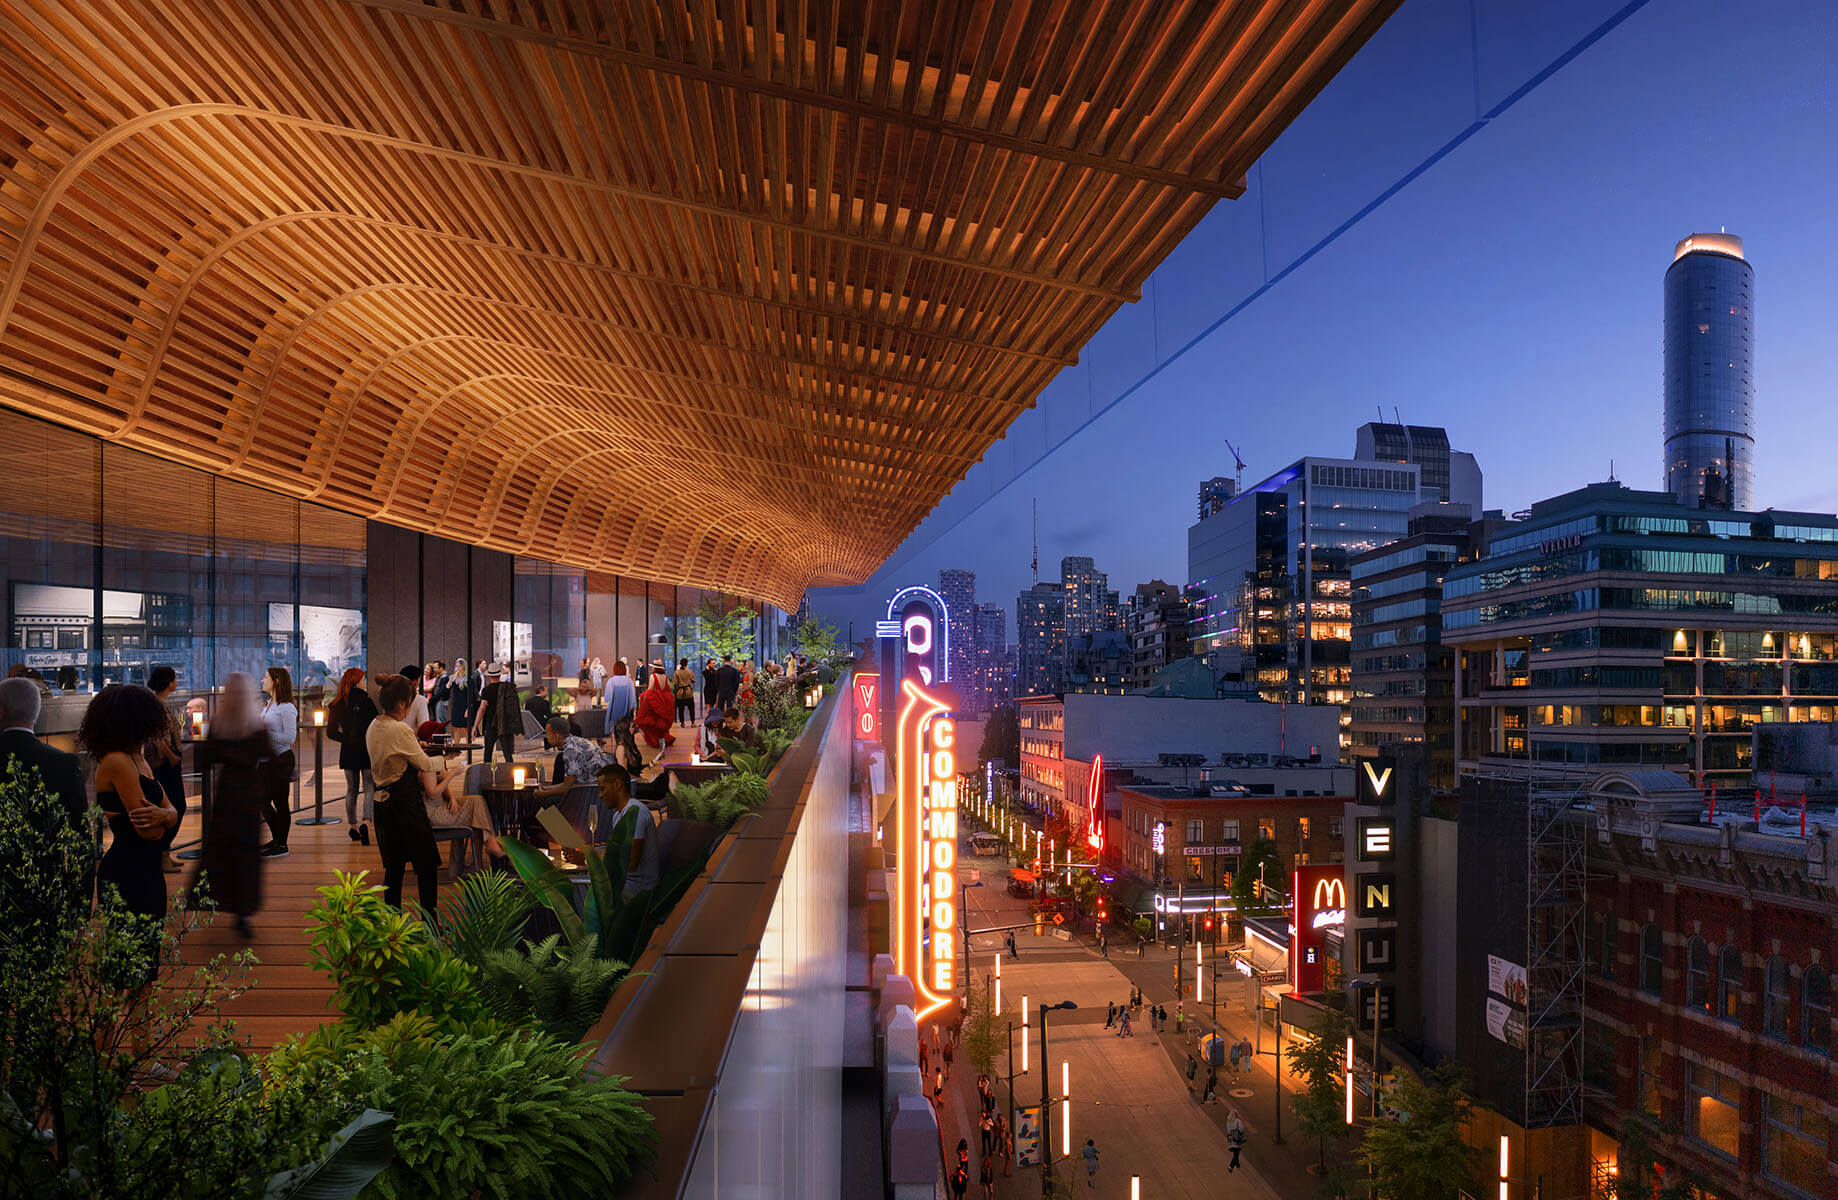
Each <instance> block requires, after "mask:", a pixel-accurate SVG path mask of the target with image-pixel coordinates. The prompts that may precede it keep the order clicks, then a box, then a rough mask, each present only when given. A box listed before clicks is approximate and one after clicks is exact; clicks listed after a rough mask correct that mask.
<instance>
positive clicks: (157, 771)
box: [147, 667, 185, 875]
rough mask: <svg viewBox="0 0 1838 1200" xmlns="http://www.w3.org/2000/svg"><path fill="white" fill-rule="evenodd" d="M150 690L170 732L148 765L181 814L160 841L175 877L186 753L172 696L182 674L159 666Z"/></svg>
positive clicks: (158, 741) (150, 751)
mask: <svg viewBox="0 0 1838 1200" xmlns="http://www.w3.org/2000/svg"><path fill="white" fill-rule="evenodd" d="M147 687H148V688H149V689H150V690H151V691H152V692H153V694H154V695H155V696H157V697H159V701H160V703H161V704H163V705H165V706H166V732H165V733H163V734H162V735H160V736H159V737H157V738H154V739H153V744H152V745H150V746H148V747H147V762H148V764H149V765H151V766H152V767H153V777H154V778H155V779H157V780H159V783H160V791H162V792H164V793H166V801H167V803H169V804H171V805H172V807H173V808H175V809H177V810H178V813H179V819H178V821H177V822H175V823H174V825H173V827H172V828H171V829H168V830H167V831H166V834H165V836H164V837H162V838H160V853H161V854H162V855H163V856H164V861H165V869H166V874H168V875H175V874H177V873H178V871H179V862H178V860H177V859H175V858H174V857H173V856H172V841H173V839H174V838H176V837H178V836H179V826H180V825H182V824H184V822H185V767H184V763H185V751H184V749H183V745H182V743H181V741H180V735H179V714H178V713H176V712H174V711H173V710H172V694H173V693H174V692H176V691H178V690H179V673H178V672H177V671H175V670H173V669H172V668H171V667H155V668H153V670H151V671H149V672H148V673H147Z"/></svg>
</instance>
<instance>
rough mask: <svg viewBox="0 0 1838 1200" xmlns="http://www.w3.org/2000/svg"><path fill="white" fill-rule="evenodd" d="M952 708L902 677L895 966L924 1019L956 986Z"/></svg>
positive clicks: (898, 725) (898, 727)
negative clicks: (908, 981)
mask: <svg viewBox="0 0 1838 1200" xmlns="http://www.w3.org/2000/svg"><path fill="white" fill-rule="evenodd" d="M949 712H950V705H949V704H947V703H945V702H944V701H943V700H941V699H939V698H938V697H937V696H934V695H933V694H932V693H930V692H929V691H927V690H926V689H925V688H924V687H923V686H921V685H920V684H918V683H915V682H914V681H913V680H911V679H904V680H901V682H900V709H899V717H898V721H897V723H896V730H895V736H896V737H897V739H898V742H897V746H898V749H897V754H898V772H899V781H898V789H897V791H896V792H895V807H896V809H897V813H896V825H895V838H896V842H895V848H896V853H897V854H898V860H897V861H898V869H897V873H896V876H895V885H896V886H895V892H896V895H895V901H896V907H895V914H894V921H895V929H896V932H895V938H894V965H895V969H897V970H898V971H899V972H900V973H901V974H903V975H905V976H906V977H907V978H908V979H911V980H912V981H913V990H914V992H915V993H916V996H915V1003H914V1006H913V1015H914V1017H915V1018H917V1019H919V1020H924V1019H925V1018H926V1016H928V1015H929V1014H931V1013H933V1012H936V1011H937V1010H938V1009H940V1008H943V1007H944V1006H945V1005H947V1004H950V1003H951V1002H952V995H953V993H954V992H955V991H956V989H957V954H956V952H957V945H958V928H957V755H956V743H957V724H956V722H955V721H953V720H952V719H951V718H950V716H949V715H947V714H949Z"/></svg>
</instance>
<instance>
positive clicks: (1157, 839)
mask: <svg viewBox="0 0 1838 1200" xmlns="http://www.w3.org/2000/svg"><path fill="white" fill-rule="evenodd" d="M1150 844H1151V845H1153V846H1154V847H1155V853H1157V854H1166V853H1168V822H1166V821H1157V822H1155V833H1154V835H1153V838H1152V841H1151V843H1150Z"/></svg>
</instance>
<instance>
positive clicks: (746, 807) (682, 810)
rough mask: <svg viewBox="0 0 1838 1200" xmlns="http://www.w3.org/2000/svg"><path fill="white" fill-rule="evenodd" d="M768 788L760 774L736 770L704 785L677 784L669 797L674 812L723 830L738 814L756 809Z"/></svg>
mask: <svg viewBox="0 0 1838 1200" xmlns="http://www.w3.org/2000/svg"><path fill="white" fill-rule="evenodd" d="M770 790H771V789H770V788H769V787H768V785H767V783H766V780H765V778H764V777H763V776H760V775H755V774H753V773H752V772H749V771H736V772H734V773H733V774H731V775H720V776H717V777H715V778H714V779H711V780H709V781H708V782H707V783H704V784H700V785H696V786H688V785H682V786H679V787H678V788H677V790H676V791H675V792H673V793H671V796H670V800H671V803H672V804H673V805H674V806H675V809H676V812H677V814H678V815H680V816H682V817H685V818H687V819H689V820H691V821H702V822H704V823H706V824H709V825H714V826H716V827H717V828H720V829H726V828H728V827H729V826H731V825H733V824H734V822H736V821H738V820H740V819H741V818H742V817H746V816H749V815H751V814H753V813H755V812H758V811H759V807H760V805H762V804H764V803H765V802H766V797H767V796H768V795H769V794H770Z"/></svg>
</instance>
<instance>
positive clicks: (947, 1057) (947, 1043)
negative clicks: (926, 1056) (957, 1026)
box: [945, 1038, 957, 1075]
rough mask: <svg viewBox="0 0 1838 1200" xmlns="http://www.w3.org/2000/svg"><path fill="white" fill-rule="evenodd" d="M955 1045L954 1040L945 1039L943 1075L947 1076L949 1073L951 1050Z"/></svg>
mask: <svg viewBox="0 0 1838 1200" xmlns="http://www.w3.org/2000/svg"><path fill="white" fill-rule="evenodd" d="M955 1045H957V1042H956V1040H955V1039H952V1038H946V1039H945V1074H947V1075H949V1074H950V1073H951V1048H952V1047H953V1046H955Z"/></svg>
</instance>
